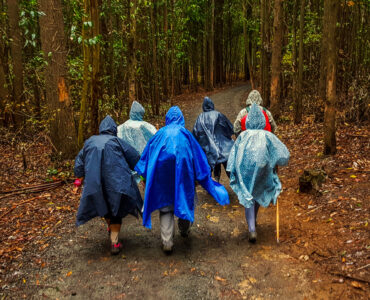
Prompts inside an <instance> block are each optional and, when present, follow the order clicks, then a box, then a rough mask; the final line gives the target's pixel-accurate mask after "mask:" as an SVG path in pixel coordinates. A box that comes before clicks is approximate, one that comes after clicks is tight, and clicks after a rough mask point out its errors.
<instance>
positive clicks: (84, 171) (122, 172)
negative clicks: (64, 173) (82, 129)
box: [74, 116, 143, 226]
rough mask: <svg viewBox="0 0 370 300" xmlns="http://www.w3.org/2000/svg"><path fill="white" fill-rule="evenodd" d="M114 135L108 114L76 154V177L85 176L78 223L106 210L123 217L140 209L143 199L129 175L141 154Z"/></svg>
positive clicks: (115, 130)
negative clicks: (97, 130) (96, 133)
mask: <svg viewBox="0 0 370 300" xmlns="http://www.w3.org/2000/svg"><path fill="white" fill-rule="evenodd" d="M116 135H117V125H116V123H115V122H114V121H113V119H112V118H111V117H110V116H107V117H106V118H105V119H104V120H103V121H102V122H101V123H100V127H99V135H94V136H92V137H90V138H89V139H88V140H86V141H85V144H84V147H83V149H82V150H81V151H80V152H79V154H78V155H77V157H76V160H75V168H74V173H75V176H76V177H78V178H80V177H84V187H83V191H82V196H81V200H80V206H79V208H78V212H77V221H76V225H77V226H79V225H82V224H84V223H86V222H87V221H89V220H90V219H92V218H94V217H97V216H100V217H104V216H105V215H107V214H108V213H110V214H111V215H112V216H114V217H116V216H117V217H121V218H123V217H125V216H126V215H127V214H132V215H135V216H137V213H138V212H140V211H141V208H142V202H143V201H142V198H141V196H140V192H139V190H138V187H137V185H136V183H135V181H134V180H133V177H132V175H131V172H132V171H131V170H132V169H133V168H134V167H135V165H136V163H137V162H138V161H139V158H140V156H139V153H138V152H137V151H136V150H135V149H134V148H132V147H131V146H130V145H129V144H127V143H126V142H124V141H123V140H121V139H120V138H118V137H117V136H116Z"/></svg>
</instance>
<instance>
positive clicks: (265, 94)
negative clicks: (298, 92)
mask: <svg viewBox="0 0 370 300" xmlns="http://www.w3.org/2000/svg"><path fill="white" fill-rule="evenodd" d="M268 5H269V4H268V1H267V0H261V64H260V66H261V67H260V75H261V92H262V99H263V101H264V104H265V105H266V106H269V105H270V94H269V90H268V86H269V80H268V78H269V58H268V52H269V47H270V41H269V15H268Z"/></svg>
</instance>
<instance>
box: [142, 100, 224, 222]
mask: <svg viewBox="0 0 370 300" xmlns="http://www.w3.org/2000/svg"><path fill="white" fill-rule="evenodd" d="M184 126H185V121H184V116H183V114H182V112H181V110H180V108H178V107H177V106H174V107H171V108H170V109H169V111H168V112H167V115H166V126H165V127H163V128H161V129H160V130H158V132H157V133H156V134H155V135H154V137H153V138H152V139H151V140H150V141H149V142H148V144H147V146H146V148H145V149H144V152H143V154H142V156H141V159H140V161H139V162H138V164H137V165H136V167H135V170H136V171H137V172H138V173H139V174H140V175H141V176H143V177H144V178H146V193H145V201H144V212H143V225H144V226H146V227H148V228H151V213H152V212H153V211H155V210H157V209H160V208H163V207H166V206H171V205H172V206H173V208H174V213H175V215H176V216H177V217H179V218H181V219H185V220H189V221H191V222H193V221H194V193H195V181H198V182H199V183H200V184H201V185H202V187H203V188H204V189H206V190H207V191H208V193H210V194H211V196H212V197H213V198H215V199H216V201H217V202H218V203H220V204H221V205H225V204H229V195H228V193H227V191H226V189H225V188H224V187H223V186H222V185H220V184H218V183H217V182H215V181H213V180H212V179H211V169H210V167H209V165H208V163H207V158H206V156H205V154H204V152H203V150H202V148H201V147H200V145H199V144H198V142H197V141H196V139H195V138H194V137H193V135H192V134H191V132H189V131H188V130H187V129H186V128H185V127H184Z"/></svg>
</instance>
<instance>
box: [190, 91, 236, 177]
mask: <svg viewBox="0 0 370 300" xmlns="http://www.w3.org/2000/svg"><path fill="white" fill-rule="evenodd" d="M193 134H194V136H195V138H196V139H197V141H198V142H199V144H200V146H201V147H202V149H203V150H204V152H205V153H206V156H207V160H208V163H209V165H210V167H211V169H212V170H213V175H214V177H215V179H216V180H217V181H218V182H219V181H220V176H221V165H223V166H224V168H225V169H226V164H227V160H228V158H229V154H230V150H231V147H232V146H233V144H234V141H233V140H232V138H231V136H232V135H233V134H234V130H233V125H232V124H231V122H230V121H229V120H228V118H226V116H225V115H223V114H222V113H220V112H218V111H217V110H215V105H214V104H213V102H212V100H211V99H210V98H208V97H204V101H203V112H202V113H201V114H200V115H199V117H198V119H197V121H196V122H195V125H194V129H193ZM226 174H227V176H229V174H228V172H227V173H226Z"/></svg>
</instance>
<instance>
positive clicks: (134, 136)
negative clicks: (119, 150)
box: [117, 101, 157, 155]
mask: <svg viewBox="0 0 370 300" xmlns="http://www.w3.org/2000/svg"><path fill="white" fill-rule="evenodd" d="M144 113H145V109H144V107H143V106H142V105H141V104H140V103H139V102H137V101H134V102H132V105H131V110H130V119H129V120H127V121H126V122H125V123H123V124H121V125H119V126H118V128H117V136H118V137H119V138H121V139H123V140H124V141H126V142H127V143H129V144H130V145H131V146H132V147H134V148H135V149H136V151H138V152H139V154H140V155H141V154H142V153H143V151H144V148H145V146H146V144H147V143H148V141H149V140H150V138H151V137H152V136H153V135H154V134H155V133H156V132H157V130H156V129H155V127H154V126H153V125H151V124H149V123H148V122H145V121H143V118H144Z"/></svg>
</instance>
